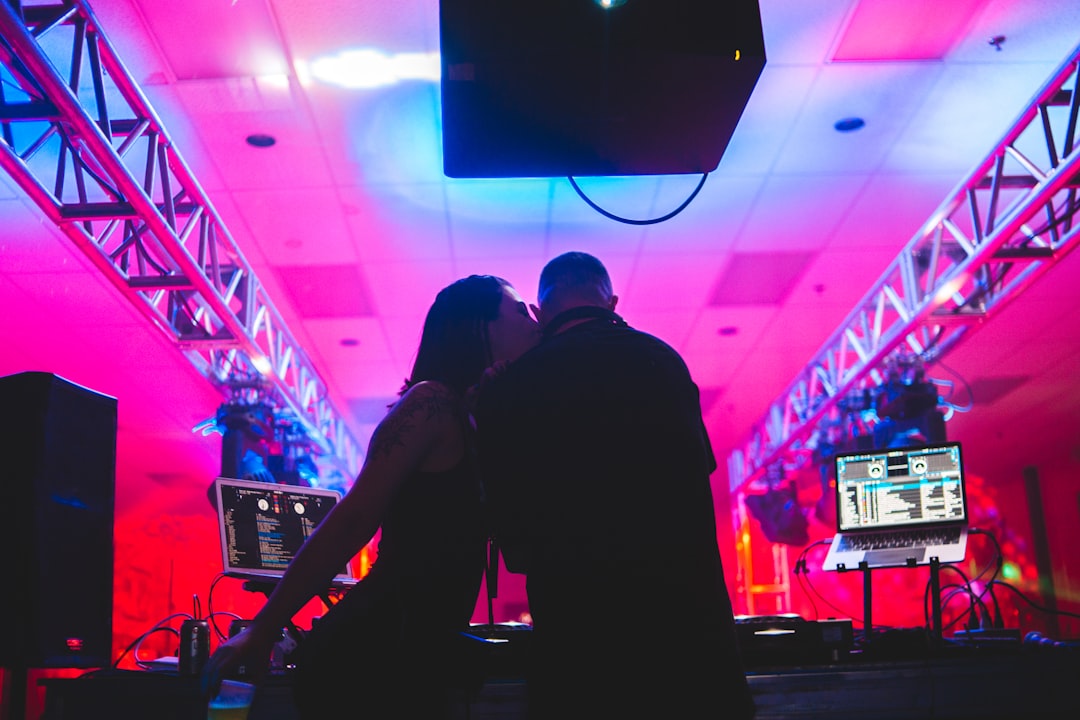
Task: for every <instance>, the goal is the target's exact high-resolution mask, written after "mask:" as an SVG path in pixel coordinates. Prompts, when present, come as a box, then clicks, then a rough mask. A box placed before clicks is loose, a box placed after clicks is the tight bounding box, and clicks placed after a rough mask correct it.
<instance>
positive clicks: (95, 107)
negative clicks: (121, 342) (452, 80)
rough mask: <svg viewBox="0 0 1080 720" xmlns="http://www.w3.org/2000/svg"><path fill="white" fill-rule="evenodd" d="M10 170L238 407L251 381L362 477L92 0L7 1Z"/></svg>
mask: <svg viewBox="0 0 1080 720" xmlns="http://www.w3.org/2000/svg"><path fill="white" fill-rule="evenodd" d="M57 68H66V69H67V70H66V71H67V77H62V76H61V74H60V72H59V71H58V70H57ZM0 168H3V169H4V170H5V171H7V173H8V174H9V175H10V176H11V177H12V178H13V179H14V180H15V182H16V183H17V184H18V185H19V187H20V188H22V190H23V191H24V192H25V193H26V194H27V195H28V196H29V197H30V199H31V200H33V201H34V202H35V203H36V204H37V205H38V206H39V207H40V208H41V209H42V210H43V211H44V213H45V215H46V216H47V217H48V218H49V220H51V221H52V222H54V223H55V224H56V225H57V227H59V228H60V229H61V230H62V231H63V232H64V234H65V235H67V237H68V238H70V239H71V240H72V241H73V242H74V243H75V245H76V246H78V248H79V249H80V250H82V251H83V252H84V253H85V254H86V256H87V257H88V258H89V259H90V260H91V261H92V262H93V263H94V265H95V266H96V267H97V268H98V269H99V270H100V271H101V272H102V273H103V274H104V275H105V276H106V277H107V278H108V279H109V280H110V282H112V284H113V285H114V286H115V287H116V288H117V289H118V290H119V291H120V292H122V293H123V294H124V295H125V296H126V297H127V298H128V299H129V300H130V301H131V302H132V303H133V304H134V305H135V307H136V308H138V310H139V311H140V312H141V313H142V314H143V315H144V316H146V317H147V318H149V319H150V320H151V321H152V322H153V323H154V325H156V326H157V327H158V328H159V329H160V330H162V331H163V332H164V333H165V334H166V335H168V336H169V337H170V338H171V339H172V340H173V341H174V342H175V343H176V346H177V347H178V348H179V349H180V350H181V351H182V352H183V354H184V355H185V356H187V358H188V359H189V360H190V361H191V362H192V363H193V364H194V365H195V367H196V368H197V369H198V370H199V371H200V372H201V373H202V374H203V375H204V376H205V377H206V378H208V379H209V380H210V381H211V382H212V383H214V385H215V386H216V387H217V388H218V389H219V390H221V391H222V393H223V394H224V395H225V396H226V397H227V398H228V399H229V400H230V401H235V400H236V398H237V397H238V396H245V395H250V394H251V393H252V392H253V390H252V388H253V386H254V387H255V388H256V390H255V392H256V394H257V395H259V396H260V400H263V399H264V400H265V401H267V402H269V403H270V404H271V405H273V406H274V407H275V408H276V411H277V412H278V413H280V414H281V415H284V416H291V417H293V418H295V420H296V421H297V422H299V423H300V424H301V425H302V426H303V428H304V430H305V431H306V433H307V435H308V436H309V438H310V440H311V442H312V444H313V447H314V449H315V450H316V451H317V453H318V454H320V455H322V456H323V459H328V460H329V461H330V462H331V463H332V464H333V466H334V467H335V468H336V469H338V470H340V471H341V472H342V473H344V474H345V479H346V480H351V478H352V477H354V476H355V474H356V470H357V465H358V456H359V448H358V445H357V443H356V441H355V440H354V439H353V438H352V436H351V435H350V434H349V431H348V429H347V426H346V424H345V422H344V421H343V420H342V419H341V417H340V416H339V415H338V413H337V412H336V410H335V408H334V406H333V404H332V402H331V400H330V399H329V397H328V393H327V388H326V386H325V384H324V383H323V381H322V380H321V378H320V377H319V374H318V373H317V372H316V370H315V368H314V367H313V366H312V364H311V361H310V360H309V358H308V356H307V354H306V353H305V352H304V350H303V348H302V347H301V346H300V345H299V344H298V343H297V342H296V339H295V338H294V337H293V335H292V333H291V332H290V331H289V329H288V327H286V325H285V322H284V321H283V320H282V318H281V315H280V314H279V313H278V311H277V310H276V309H275V308H274V305H273V303H272V302H271V300H270V297H269V296H268V295H267V293H266V289H265V288H264V287H263V286H262V284H261V283H260V282H259V279H258V278H257V277H256V276H255V273H254V272H253V271H252V269H251V266H250V265H249V264H248V262H247V260H246V259H245V258H244V255H243V253H242V252H241V251H240V248H239V247H238V246H237V245H236V242H235V241H234V240H233V238H232V236H231V235H230V233H229V231H228V229H227V228H226V227H225V225H224V223H223V222H222V220H221V217H220V216H219V215H218V213H217V211H216V210H215V209H214V207H213V205H212V204H211V203H210V200H209V199H208V198H207V195H206V193H205V192H204V191H203V190H202V188H201V187H200V185H199V183H198V182H197V181H196V179H195V177H194V175H193V174H192V172H191V170H190V169H189V167H188V166H187V164H186V163H185V162H184V160H183V158H182V157H181V156H180V153H179V152H178V150H177V148H176V146H175V144H174V143H173V141H172V139H171V138H170V136H169V133H168V132H167V131H166V129H165V127H164V125H163V124H162V122H161V120H160V118H159V117H158V116H157V115H156V114H155V112H154V110H153V109H152V108H151V107H150V104H149V103H148V102H147V100H146V98H145V96H144V95H143V93H142V91H141V89H140V88H139V87H138V86H137V84H136V83H135V81H134V80H133V79H132V77H131V75H130V73H129V72H128V71H127V69H126V68H125V67H124V65H123V63H122V62H121V61H120V59H119V58H118V57H117V55H116V52H115V50H114V49H113V47H112V46H111V45H110V44H109V42H108V41H107V39H106V38H105V36H104V34H103V33H102V31H101V27H100V26H99V24H98V22H97V20H96V19H95V17H94V16H93V14H92V13H91V11H90V9H89V7H87V6H86V4H85V3H83V2H74V1H72V0H62V1H60V2H55V3H52V4H48V5H35V6H25V7H22V6H21V3H19V2H11V1H10V0H0Z"/></svg>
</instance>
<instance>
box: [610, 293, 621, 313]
mask: <svg viewBox="0 0 1080 720" xmlns="http://www.w3.org/2000/svg"><path fill="white" fill-rule="evenodd" d="M618 304H619V296H618V295H612V296H611V302H610V303H608V310H610V311H611V312H615V306H616V305H618Z"/></svg>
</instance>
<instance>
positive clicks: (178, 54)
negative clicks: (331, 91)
mask: <svg viewBox="0 0 1080 720" xmlns="http://www.w3.org/2000/svg"><path fill="white" fill-rule="evenodd" d="M141 7H142V9H143V12H144V16H145V18H146V22H147V24H148V25H149V26H150V29H151V31H152V32H153V33H154V38H155V41H156V44H157V46H158V47H159V48H160V49H161V51H162V53H163V54H164V55H165V57H166V58H167V59H168V62H169V65H170V67H171V68H172V70H173V73H174V74H175V75H176V77H177V78H179V79H181V80H196V79H202V78H224V77H240V76H258V75H284V74H286V73H288V72H289V66H288V63H287V59H286V56H285V54H284V53H283V52H282V48H281V43H280V38H279V36H278V33H277V29H276V27H275V21H274V19H273V16H272V14H271V13H270V9H269V6H268V4H267V3H265V2H209V3H206V2H204V3H158V2H155V3H144V4H143V5H142V6H141ZM196 48H197V51H195V49H196Z"/></svg>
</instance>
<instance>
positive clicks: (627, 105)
mask: <svg viewBox="0 0 1080 720" xmlns="http://www.w3.org/2000/svg"><path fill="white" fill-rule="evenodd" d="M439 36H440V42H441V48H440V52H441V57H442V68H441V69H442V80H441V89H442V97H441V100H442V140H443V171H444V173H445V174H446V175H447V176H449V177H453V178H471V177H556V176H574V175H577V176H588V175H662V174H686V173H703V172H710V171H712V170H715V169H716V167H717V165H718V164H719V162H720V158H721V156H722V155H723V153H724V151H725V150H726V149H727V146H728V142H729V141H730V139H731V136H732V133H734V131H735V127H736V125H737V124H738V122H739V119H740V118H741V116H742V113H743V110H744V108H745V106H746V103H747V101H748V100H749V98H750V94H751V92H752V91H753V88H754V86H755V84H756V83H757V80H758V77H759V76H760V75H761V71H762V70H763V69H764V67H765V43H764V39H763V37H762V30H761V13H760V10H759V8H758V3H757V0H723V1H718V0H542V1H541V2H507V0H440V3H439Z"/></svg>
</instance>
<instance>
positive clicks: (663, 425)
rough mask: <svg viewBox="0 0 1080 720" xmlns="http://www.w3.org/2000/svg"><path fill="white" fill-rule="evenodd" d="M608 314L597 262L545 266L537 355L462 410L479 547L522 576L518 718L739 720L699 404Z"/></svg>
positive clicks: (736, 669) (675, 370)
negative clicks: (524, 711)
mask: <svg viewBox="0 0 1080 720" xmlns="http://www.w3.org/2000/svg"><path fill="white" fill-rule="evenodd" d="M617 300H618V298H617V297H616V296H615V295H614V294H613V293H612V287H611V280H610V278H609V277H608V273H607V271H606V269H605V268H604V266H603V264H602V263H601V262H600V261H599V260H597V259H596V258H595V257H592V256H591V255H587V254H585V253H577V252H573V253H566V254H563V255H560V256H559V257H556V258H555V259H553V260H552V261H551V262H549V263H548V264H547V266H546V267H545V268H544V270H543V272H542V273H541V276H540V285H539V293H538V301H539V307H533V312H534V313H535V314H536V316H537V319H538V320H539V321H540V324H541V327H542V328H543V332H544V339H543V340H542V341H541V344H540V345H539V346H538V347H537V348H535V349H533V350H531V351H530V352H528V353H526V354H525V355H524V356H523V357H522V358H520V359H519V360H518V361H516V362H515V363H513V364H511V365H510V366H509V367H508V368H507V369H506V370H505V371H504V372H502V373H501V374H499V375H498V376H497V377H495V378H494V379H493V380H492V381H491V382H490V383H489V384H488V386H487V387H486V388H485V389H484V390H483V391H482V393H481V395H480V399H479V404H478V407H477V412H476V417H477V423H478V448H479V459H480V460H479V461H480V465H481V468H482V474H483V477H484V478H485V483H486V488H487V493H488V500H489V507H490V510H491V513H492V521H493V527H494V532H495V534H496V537H497V539H498V541H499V543H500V545H501V548H502V550H503V555H504V558H505V562H506V565H507V567H508V568H509V569H510V570H511V571H513V572H519V573H525V574H526V576H527V578H526V586H527V590H528V598H529V608H530V612H531V614H532V617H533V632H532V638H531V639H532V644H531V648H532V653H531V656H532V661H533V663H532V667H531V670H530V675H529V678H528V680H529V686H528V687H529V708H530V717H531V718H533V719H534V720H536V719H539V718H545V719H546V718H555V717H558V718H567V717H582V718H585V717H590V718H591V717H650V716H663V717H672V718H687V717H709V718H721V717H722V718H740V719H741V718H748V717H751V716H752V715H753V703H752V701H751V698H750V691H749V686H748V685H747V682H746V676H745V672H744V668H743V664H742V661H741V657H740V654H739V650H738V646H737V640H736V636H735V627H734V619H733V617H732V608H731V601H730V598H729V595H728V592H727V588H726V586H725V584H724V573H723V568H722V567H721V560H720V552H719V548H718V547H717V541H716V518H715V510H714V507H713V498H712V491H711V488H710V485H709V475H710V473H711V472H712V471H713V470H714V469H715V467H716V461H715V458H714V456H713V452H712V448H711V446H710V444H709V439H708V436H707V435H706V432H705V428H704V424H703V422H702V418H701V406H700V399H699V394H698V389H697V386H696V385H695V384H694V382H693V381H692V379H691V377H690V374H689V371H688V370H687V367H686V364H685V363H684V362H683V360H682V359H681V358H680V357H679V355H678V354H677V353H676V352H675V351H674V350H673V349H672V348H670V347H669V346H668V345H666V344H665V343H664V342H662V341H661V340H659V339H657V338H655V337H652V336H650V335H647V334H645V333H642V332H639V331H637V330H634V329H633V328H631V327H629V326H628V325H627V324H626V322H625V321H624V320H623V319H622V318H621V317H619V316H618V315H617V314H615V312H614V310H615V305H616V302H617Z"/></svg>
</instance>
